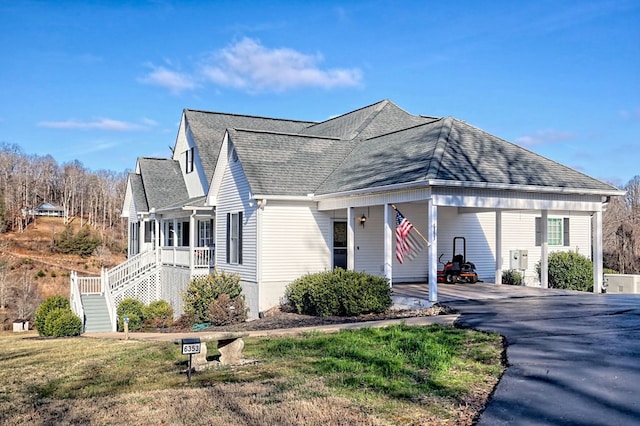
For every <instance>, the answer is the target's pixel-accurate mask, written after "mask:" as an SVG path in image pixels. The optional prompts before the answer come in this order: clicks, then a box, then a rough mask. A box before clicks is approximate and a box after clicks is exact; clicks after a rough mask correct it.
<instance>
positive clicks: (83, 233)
mask: <svg viewBox="0 0 640 426" xmlns="http://www.w3.org/2000/svg"><path fill="white" fill-rule="evenodd" d="M99 245H100V238H99V237H97V236H94V235H92V233H91V228H89V226H87V225H85V226H83V227H82V228H81V229H80V230H79V231H78V232H77V233H75V234H74V232H73V228H72V226H71V224H69V225H67V226H66V227H65V229H64V231H62V232H61V233H59V234H58V235H56V237H55V249H56V251H58V252H60V253H65V254H77V255H79V256H83V257H88V256H91V254H92V253H93V252H94V251H95V249H96V247H98V246H99Z"/></svg>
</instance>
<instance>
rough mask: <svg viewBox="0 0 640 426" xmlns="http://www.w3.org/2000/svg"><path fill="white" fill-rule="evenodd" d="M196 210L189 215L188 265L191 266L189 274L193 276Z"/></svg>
mask: <svg viewBox="0 0 640 426" xmlns="http://www.w3.org/2000/svg"><path fill="white" fill-rule="evenodd" d="M197 231H198V230H197V229H196V212H195V210H194V211H193V213H191V215H190V216H189V265H190V266H189V267H190V268H191V276H193V272H194V271H195V263H196V256H195V251H196V250H195V248H196V233H197Z"/></svg>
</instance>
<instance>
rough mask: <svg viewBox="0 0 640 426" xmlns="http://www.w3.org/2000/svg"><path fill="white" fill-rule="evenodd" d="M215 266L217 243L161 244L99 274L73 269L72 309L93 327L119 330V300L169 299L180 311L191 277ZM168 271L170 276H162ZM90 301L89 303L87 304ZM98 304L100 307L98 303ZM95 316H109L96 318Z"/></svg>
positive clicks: (84, 324)
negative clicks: (208, 244)
mask: <svg viewBox="0 0 640 426" xmlns="http://www.w3.org/2000/svg"><path fill="white" fill-rule="evenodd" d="M214 267H215V247H193V248H189V247H161V248H159V249H155V250H149V251H145V252H142V253H139V254H137V255H135V256H132V257H130V258H129V259H127V260H126V261H125V262H123V263H121V264H120V265H118V266H116V267H114V268H112V269H109V270H107V269H104V268H103V270H102V271H101V274H100V276H99V277H81V276H79V275H78V273H77V272H75V271H74V272H72V273H71V277H70V278H71V285H70V301H71V308H72V310H73V312H74V313H75V314H76V315H78V316H79V317H80V318H81V319H82V321H83V331H84V330H86V329H87V324H89V325H91V324H96V323H97V325H96V327H97V329H92V330H91V331H116V329H117V315H116V310H117V307H118V305H119V304H120V302H121V301H122V300H124V299H126V298H129V297H132V298H135V299H138V300H140V301H141V302H143V303H145V304H148V303H150V302H153V301H155V300H161V299H162V300H167V301H169V302H170V303H171V304H172V306H174V314H176V315H179V314H180V313H181V309H177V308H176V307H181V306H182V303H181V294H182V292H183V291H184V290H185V289H186V286H187V285H188V283H189V281H190V280H191V278H193V277H195V276H202V275H208V274H209V273H211V271H212V270H213V268H214ZM161 275H168V276H170V277H171V279H162V277H161ZM88 305H90V306H88ZM96 306H98V307H96ZM96 317H106V319H104V320H102V321H95V319H96Z"/></svg>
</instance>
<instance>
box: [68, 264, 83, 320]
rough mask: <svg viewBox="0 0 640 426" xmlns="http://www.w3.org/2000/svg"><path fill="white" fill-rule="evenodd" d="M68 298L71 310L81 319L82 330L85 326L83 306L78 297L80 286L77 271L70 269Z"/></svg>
mask: <svg viewBox="0 0 640 426" xmlns="http://www.w3.org/2000/svg"><path fill="white" fill-rule="evenodd" d="M69 291H70V293H71V294H70V295H69V300H70V301H71V310H73V313H74V314H76V315H77V316H79V317H80V320H81V321H82V332H84V327H85V325H86V324H85V322H86V321H85V319H86V318H85V317H84V307H83V306H82V299H81V298H80V295H81V293H80V286H79V285H78V273H77V272H76V271H71V286H70V290H69Z"/></svg>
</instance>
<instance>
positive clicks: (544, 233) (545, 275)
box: [540, 210, 549, 288]
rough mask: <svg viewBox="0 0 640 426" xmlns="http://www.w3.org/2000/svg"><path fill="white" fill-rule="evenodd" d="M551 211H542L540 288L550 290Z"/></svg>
mask: <svg viewBox="0 0 640 426" xmlns="http://www.w3.org/2000/svg"><path fill="white" fill-rule="evenodd" d="M548 225H549V211H547V210H542V217H541V219H540V241H541V244H540V250H541V253H540V286H541V287H542V288H549V231H548V229H547V228H548Z"/></svg>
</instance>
